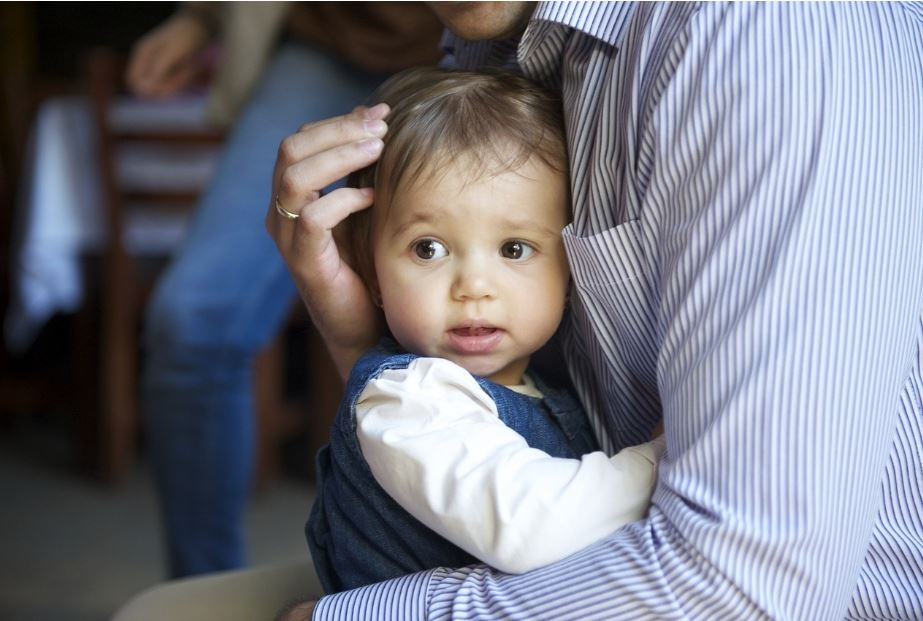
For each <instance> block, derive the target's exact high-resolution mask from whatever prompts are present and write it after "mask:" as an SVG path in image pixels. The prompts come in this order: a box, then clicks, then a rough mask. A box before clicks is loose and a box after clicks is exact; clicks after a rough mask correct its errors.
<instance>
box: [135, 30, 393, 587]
mask: <svg viewBox="0 0 923 621" xmlns="http://www.w3.org/2000/svg"><path fill="white" fill-rule="evenodd" d="M382 79H383V76H379V75H371V74H363V73H362V72H360V71H358V70H356V69H354V68H353V67H351V66H348V65H345V64H343V63H341V62H339V61H338V60H336V59H334V58H332V57H331V56H329V55H327V54H325V53H321V52H318V51H315V50H313V49H310V48H307V47H304V46H301V45H297V44H294V43H289V44H285V45H283V46H281V47H280V48H279V50H277V52H276V53H275V54H274V56H273V58H272V59H271V61H270V64H269V66H268V68H267V70H266V73H265V74H264V76H263V77H262V79H261V81H260V83H259V84H258V85H257V87H256V89H255V91H254V93H253V94H252V96H251V99H250V101H249V102H248V104H247V106H246V108H245V109H244V111H243V113H242V114H241V116H240V117H239V118H238V119H237V122H236V125H235V127H234V129H233V131H232V133H231V134H230V135H229V137H228V140H227V143H226V145H225V147H224V149H223V152H222V155H221V158H220V160H219V163H218V167H217V170H216V172H215V176H214V178H213V179H212V181H211V183H210V186H209V188H208V189H207V191H206V192H205V194H204V196H203V198H202V200H201V203H200V205H199V207H198V209H197V211H196V214H195V216H194V218H193V222H192V224H191V228H190V231H189V233H188V237H187V238H186V240H185V242H184V245H183V247H182V249H181V250H180V251H179V253H178V255H177V256H176V257H175V259H174V260H173V261H172V263H171V265H170V266H169V267H168V269H167V271H166V272H165V273H164V275H163V277H162V278H161V280H160V282H159V283H158V286H157V288H156V291H155V292H154V296H153V299H152V301H151V304H150V306H149V308H148V311H147V316H146V321H145V336H144V347H145V360H144V367H143V371H142V396H141V400H142V414H143V418H144V424H145V431H146V434H147V435H146V439H147V442H148V446H149V449H150V452H151V456H152V462H153V467H154V470H155V478H156V481H157V487H158V493H159V495H160V499H161V502H162V505H163V512H164V517H165V523H166V533H167V541H168V548H169V563H170V572H171V574H172V575H173V576H175V577H179V576H185V575H191V574H197V573H204V572H210V571H217V570H224V569H231V568H236V567H239V566H242V565H243V564H244V562H245V560H244V559H245V554H244V537H243V524H242V522H243V513H244V509H245V506H246V501H247V498H248V492H249V489H250V484H251V478H252V462H253V445H254V438H253V404H252V401H253V399H252V394H251V383H252V378H251V366H252V362H253V358H254V356H255V354H256V352H257V351H258V350H259V349H260V348H261V347H263V346H265V345H266V344H267V343H268V342H269V341H270V339H271V338H272V337H273V335H274V334H276V332H277V331H278V330H279V329H280V328H281V326H282V324H283V322H284V321H285V319H286V317H287V315H288V313H289V311H290V310H291V307H292V303H293V301H294V300H295V298H296V290H295V287H294V285H293V283H292V282H291V278H290V276H289V274H288V271H287V270H286V267H285V264H284V263H283V262H282V260H281V258H280V256H279V254H278V251H277V250H276V248H275V246H274V244H273V243H272V240H271V239H270V238H269V235H267V233H266V231H265V228H264V225H263V218H264V216H265V213H266V208H267V205H268V204H269V199H270V196H269V195H270V192H271V184H272V169H273V164H274V162H275V158H276V152H277V149H278V147H279V143H280V142H281V140H282V139H283V138H284V137H285V136H287V135H289V134H291V133H294V132H295V131H296V130H297V129H298V127H299V126H300V125H301V124H302V123H305V122H309V121H314V120H318V119H322V118H327V117H331V116H335V115H338V114H343V113H345V112H348V111H349V110H351V109H352V107H353V106H355V105H356V104H358V103H360V102H362V101H363V100H364V99H365V98H366V97H367V96H368V95H369V94H370V93H371V91H372V90H373V89H374V88H375V87H376V86H377V85H378V83H379V82H380V81H381V80H382Z"/></svg>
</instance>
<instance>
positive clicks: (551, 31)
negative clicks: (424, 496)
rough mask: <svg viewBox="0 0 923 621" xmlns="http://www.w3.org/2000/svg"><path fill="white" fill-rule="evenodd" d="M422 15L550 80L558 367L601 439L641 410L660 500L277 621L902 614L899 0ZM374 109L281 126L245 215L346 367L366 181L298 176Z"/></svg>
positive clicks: (917, 336)
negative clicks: (564, 221) (596, 534)
mask: <svg viewBox="0 0 923 621" xmlns="http://www.w3.org/2000/svg"><path fill="white" fill-rule="evenodd" d="M432 6H433V8H434V10H435V11H437V12H438V13H439V14H440V16H441V17H442V18H443V20H444V22H445V23H446V25H447V27H448V28H449V29H450V30H451V31H452V32H453V33H454V34H455V35H457V38H455V39H452V40H447V41H446V48H447V51H448V52H449V53H450V54H451V56H452V59H453V60H454V63H455V65H456V66H457V67H459V68H474V67H479V66H481V65H483V64H484V63H485V62H486V61H488V60H490V59H491V58H495V57H496V55H497V54H499V55H501V56H502V53H503V51H504V50H506V51H510V52H513V56H512V57H508V58H509V59H510V60H513V61H515V62H516V63H517V64H518V65H519V66H520V68H521V69H522V71H523V72H524V73H525V75H526V76H527V77H530V78H532V79H533V80H535V81H537V82H539V83H541V84H543V85H545V86H547V87H549V88H552V89H554V90H557V91H558V92H560V93H561V97H562V101H563V108H564V118H565V124H566V129H567V138H568V155H569V163H570V180H571V188H570V189H571V195H572V199H573V202H572V204H573V210H574V212H573V221H572V222H571V224H569V225H568V226H567V228H565V230H564V233H563V237H564V243H565V247H566V249H567V255H568V259H569V263H570V267H571V274H572V277H573V279H574V283H575V287H574V288H573V294H572V296H571V307H570V313H569V316H568V318H567V320H566V322H565V325H564V328H565V329H564V332H563V335H562V347H563V350H564V359H565V360H566V362H567V364H568V367H569V369H570V372H571V375H572V377H573V379H574V384H575V386H576V388H577V392H578V394H579V396H580V400H581V402H582V404H583V406H584V407H585V408H586V409H587V412H588V414H589V417H590V420H591V422H592V424H593V427H594V429H595V430H596V432H597V439H598V440H599V442H600V445H601V446H602V447H603V448H604V450H606V451H607V452H610V453H614V452H617V451H618V450H620V449H621V448H622V447H625V446H629V445H632V444H636V443H638V442H640V441H643V440H645V439H647V438H648V437H650V433H651V431H652V429H653V428H654V426H655V425H656V423H657V421H658V420H659V419H660V418H661V417H662V418H663V424H664V430H665V432H664V437H665V439H666V449H665V452H664V456H663V458H662V459H661V463H660V464H659V466H658V479H657V486H656V489H655V491H654V495H653V497H652V501H651V508H650V510H649V512H648V514H647V516H646V517H645V518H644V519H642V520H639V521H637V522H633V523H631V524H628V525H626V526H624V527H622V528H620V529H619V530H618V531H616V532H615V533H613V534H612V535H610V536H608V537H605V538H604V539H603V540H602V541H600V542H598V543H597V544H594V545H591V546H589V547H588V548H586V549H584V550H582V551H580V552H578V553H577V554H574V555H572V556H570V557H568V558H567V559H565V560H564V561H562V562H560V563H555V564H552V565H549V566H547V567H544V568H542V569H540V570H538V571H534V572H529V573H526V574H521V575H506V574H504V573H503V572H500V571H498V570H496V569H492V568H490V567H487V566H484V565H475V566H467V567H462V568H438V569H431V570H427V571H423V572H418V573H415V574H411V575H408V576H402V577H400V578H397V579H393V580H390V581H387V582H382V583H377V584H374V585H370V586H368V587H362V588H360V589H355V590H352V591H349V592H345V593H340V594H336V595H331V596H327V597H324V598H322V599H321V600H320V601H319V602H318V603H317V606H316V608H315V607H314V605H313V604H312V603H306V604H304V605H302V606H296V607H294V608H292V609H290V610H288V611H287V612H286V614H285V615H284V616H283V617H282V618H284V619H286V620H290V621H294V620H301V619H306V618H311V617H312V615H313V618H314V619H316V620H322V619H380V620H384V619H401V620H406V619H417V618H420V619H423V618H425V619H449V618H463V619H498V618H503V619H510V618H517V619H607V620H618V619H626V620H627V619H632V620H633V619H686V618H697V619H844V618H848V619H883V618H890V619H921V618H923V596H921V595H923V592H921V585H923V467H921V466H923V461H921V456H923V286H921V283H923V244H921V243H920V238H921V232H923V185H921V179H923V157H921V145H923V11H921V10H920V7H919V6H916V5H913V4H910V3H908V4H900V3H841V4H832V3H821V4H801V3H775V4H773V3H747V2H727V3H724V2H720V3H719V2H703V3H679V2H676V3H627V2H625V3H623V2H600V3H568V2H541V3H538V4H534V3H519V2H458V3H455V2H453V3H433V5H432ZM488 39H489V40H494V39H496V40H498V42H497V44H496V45H495V44H494V43H492V41H488ZM386 114H387V106H372V107H371V108H361V109H359V110H356V111H354V112H353V113H352V114H349V115H346V116H344V117H340V118H339V119H337V120H336V121H335V122H332V121H330V120H326V121H323V122H319V123H316V124H312V125H310V126H307V127H305V128H303V130H302V131H300V132H298V133H296V134H294V135H293V136H290V137H289V138H286V142H285V149H284V150H283V151H282V152H281V153H280V157H279V160H278V161H277V163H276V169H275V173H274V187H273V193H272V194H271V195H270V199H269V201H268V206H267V215H266V225H267V228H268V230H269V232H270V234H271V235H272V236H273V239H274V240H275V241H276V244H277V246H278V247H279V250H280V252H281V253H282V255H283V256H284V257H285V259H286V262H287V264H288V266H289V268H290V270H291V271H292V274H293V276H294V277H295V280H296V281H297V282H298V286H299V290H300V291H301V293H302V298H303V300H304V302H305V304H306V305H307V306H308V308H309V311H310V313H311V316H312V317H313V319H314V321H315V323H316V324H317V325H318V326H319V327H320V331H321V333H322V334H323V335H324V336H325V338H326V339H327V342H328V346H329V348H330V350H331V352H332V353H333V354H334V358H335V359H336V360H337V361H338V369H340V370H341V372H343V370H348V369H349V368H350V366H351V365H352V363H353V362H354V361H355V360H356V359H358V357H359V356H360V355H361V353H362V352H363V351H364V350H365V349H366V348H368V347H370V346H371V345H372V344H374V342H375V340H376V338H377V331H378V329H379V328H378V326H379V324H378V322H377V321H376V320H375V316H374V314H373V312H372V310H373V309H374V305H373V303H372V301H371V300H370V296H369V295H368V293H367V292H366V291H365V289H363V288H361V287H360V286H358V285H357V280H358V277H357V276H356V275H355V274H354V273H351V272H349V271H348V270H347V269H345V268H344V265H343V262H342V259H341V257H340V255H339V254H338V250H337V246H336V244H335V243H333V241H334V238H333V237H332V233H331V229H332V228H333V227H334V226H335V225H336V224H337V223H338V222H339V221H341V220H342V219H344V218H345V217H346V215H347V214H348V213H350V212H352V211H356V210H359V209H362V208H364V207H366V206H368V205H370V204H371V203H372V202H373V200H374V195H372V194H368V193H363V192H361V191H360V190H353V191H352V192H342V191H341V193H339V194H337V193H333V194H328V195H326V196H322V197H318V194H317V190H318V189H319V188H321V187H323V186H325V185H326V184H327V183H329V181H330V180H332V179H336V178H338V177H340V176H343V175H345V174H348V173H350V172H352V171H354V170H358V169H361V168H363V167H365V166H367V165H368V164H369V163H370V162H371V161H374V160H375V158H376V157H377V152H378V151H380V148H381V145H380V143H376V142H375V141H376V140H377V137H376V136H372V135H370V134H369V132H368V131H367V129H366V126H365V123H366V122H367V121H369V120H381V119H382V118H384V117H385V116H386ZM334 128H335V131H334ZM373 147H377V148H373ZM282 179H285V180H287V181H288V182H289V183H286V184H281V183H280V180H282ZM344 189H345V188H344ZM277 204H281V205H282V206H283V208H284V209H285V210H287V211H289V212H292V213H294V214H297V215H298V216H299V217H298V219H297V220H290V219H288V218H284V217H282V216H281V215H279V213H278V212H277V211H276V208H275V205H277ZM510 211H511V212H512V210H510ZM309 266H310V267H309ZM461 441H462V440H461V439H459V442H461ZM445 453H446V454H451V451H449V450H446V451H445ZM436 457H437V458H438V457H439V456H438V455H437V456H436ZM404 484H405V485H407V486H408V487H411V488H412V487H414V486H417V485H421V484H423V481H422V480H421V479H420V478H417V477H411V478H408V479H407V480H406V481H405V482H404ZM484 492H485V493H488V490H484Z"/></svg>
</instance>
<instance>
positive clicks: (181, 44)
mask: <svg viewBox="0 0 923 621" xmlns="http://www.w3.org/2000/svg"><path fill="white" fill-rule="evenodd" d="M209 39H210V36H209V32H208V29H207V28H206V26H205V24H204V23H203V22H202V21H201V20H199V19H197V18H196V17H195V16H193V15H191V14H187V13H182V12H181V13H178V14H176V15H174V16H173V17H171V18H170V19H168V20H167V21H165V22H164V23H163V24H161V25H160V26H158V27H157V28H155V29H154V30H152V31H151V32H149V33H148V34H146V35H145V36H144V37H143V38H141V39H140V40H139V41H138V42H137V43H136V44H135V46H134V49H132V52H131V58H129V60H128V70H127V72H126V81H127V82H128V87H129V88H130V89H131V90H132V91H133V92H134V93H135V94H137V95H140V96H142V97H168V96H170V95H173V94H174V93H176V92H177V91H179V90H180V89H182V88H184V87H186V86H188V85H189V84H190V83H191V82H192V81H193V80H194V79H195V78H196V76H197V75H198V72H199V69H200V66H199V63H198V56H199V52H201V51H202V50H203V49H204V48H205V46H206V45H207V44H208V42H209Z"/></svg>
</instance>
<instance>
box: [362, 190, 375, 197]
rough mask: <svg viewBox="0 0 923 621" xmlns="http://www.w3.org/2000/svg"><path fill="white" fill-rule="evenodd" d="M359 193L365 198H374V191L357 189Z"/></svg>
mask: <svg viewBox="0 0 923 621" xmlns="http://www.w3.org/2000/svg"><path fill="white" fill-rule="evenodd" d="M359 192H360V193H361V194H362V196H364V197H366V198H372V197H373V196H375V190H373V189H372V188H359Z"/></svg>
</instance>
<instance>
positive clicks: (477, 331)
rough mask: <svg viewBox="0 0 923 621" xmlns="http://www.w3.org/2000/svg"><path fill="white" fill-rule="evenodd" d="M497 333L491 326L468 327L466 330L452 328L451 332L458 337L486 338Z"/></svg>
mask: <svg viewBox="0 0 923 621" xmlns="http://www.w3.org/2000/svg"><path fill="white" fill-rule="evenodd" d="M496 331H497V328H494V327H492V326H469V327H467V328H453V329H452V332H453V333H454V334H457V335H458V336H487V335H488V334H493V333H494V332H496Z"/></svg>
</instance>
